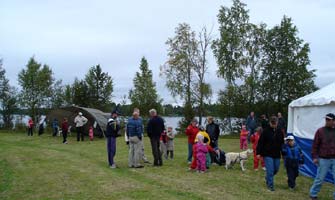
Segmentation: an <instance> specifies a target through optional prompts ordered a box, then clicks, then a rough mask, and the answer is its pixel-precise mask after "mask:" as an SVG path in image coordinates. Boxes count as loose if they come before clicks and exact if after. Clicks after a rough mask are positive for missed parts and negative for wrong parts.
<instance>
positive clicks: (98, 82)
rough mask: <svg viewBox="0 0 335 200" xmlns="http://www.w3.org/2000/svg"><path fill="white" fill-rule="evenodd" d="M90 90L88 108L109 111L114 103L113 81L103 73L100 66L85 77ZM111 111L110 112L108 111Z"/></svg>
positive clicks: (94, 67) (91, 69)
mask: <svg viewBox="0 0 335 200" xmlns="http://www.w3.org/2000/svg"><path fill="white" fill-rule="evenodd" d="M85 82H86V85H87V89H88V91H87V92H88V95H89V98H88V106H89V107H92V108H97V109H100V110H104V111H107V110H108V109H110V105H111V103H112V100H111V99H112V93H113V79H112V77H111V76H109V75H108V73H106V72H102V69H101V67H100V65H96V66H93V67H91V68H90V69H89V71H88V73H87V74H86V76H85ZM108 111H110V110H108Z"/></svg>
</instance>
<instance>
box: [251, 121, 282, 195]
mask: <svg viewBox="0 0 335 200" xmlns="http://www.w3.org/2000/svg"><path fill="white" fill-rule="evenodd" d="M277 125H278V119H277V117H275V116H272V117H271V118H270V126H269V127H268V128H266V129H264V131H263V133H262V134H261V136H260V137H259V141H258V144H257V149H256V151H257V157H258V158H259V159H260V158H261V157H263V158H264V162H265V168H266V177H265V180H266V185H267V187H268V190H269V191H274V183H273V182H274V181H273V178H274V176H275V175H276V174H277V172H278V170H279V166H280V157H281V150H282V146H283V144H284V135H283V132H282V131H281V130H280V129H278V128H277Z"/></svg>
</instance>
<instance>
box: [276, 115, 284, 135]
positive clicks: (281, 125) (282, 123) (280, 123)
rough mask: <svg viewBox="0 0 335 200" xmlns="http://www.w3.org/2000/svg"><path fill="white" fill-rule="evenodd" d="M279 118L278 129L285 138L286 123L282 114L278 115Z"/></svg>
mask: <svg viewBox="0 0 335 200" xmlns="http://www.w3.org/2000/svg"><path fill="white" fill-rule="evenodd" d="M277 116H278V129H280V130H281V131H282V132H283V134H284V136H285V135H286V121H285V119H284V118H283V116H282V114H281V113H280V112H279V113H278V114H277Z"/></svg>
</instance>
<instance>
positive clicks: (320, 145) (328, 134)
mask: <svg viewBox="0 0 335 200" xmlns="http://www.w3.org/2000/svg"><path fill="white" fill-rule="evenodd" d="M312 158H313V159H314V158H325V159H330V158H331V159H334V158H335V129H334V128H327V127H322V128H319V129H318V130H317V131H316V133H315V136H314V141H313V146H312Z"/></svg>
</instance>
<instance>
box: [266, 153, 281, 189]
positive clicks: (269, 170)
mask: <svg viewBox="0 0 335 200" xmlns="http://www.w3.org/2000/svg"><path fill="white" fill-rule="evenodd" d="M264 162H265V168H266V177H265V180H266V185H267V186H268V187H269V188H273V177H274V175H276V174H277V172H278V170H279V166H280V158H272V157H264Z"/></svg>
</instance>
